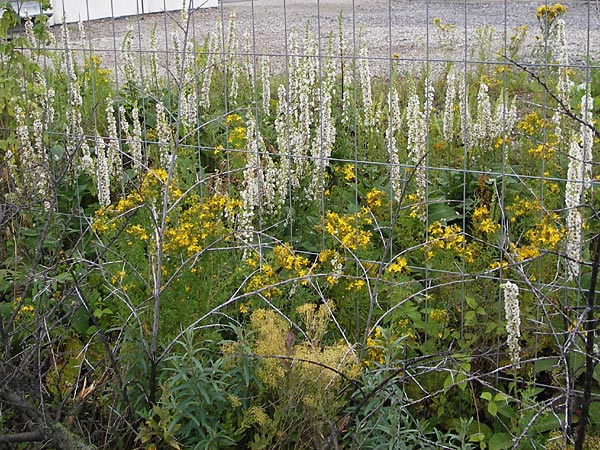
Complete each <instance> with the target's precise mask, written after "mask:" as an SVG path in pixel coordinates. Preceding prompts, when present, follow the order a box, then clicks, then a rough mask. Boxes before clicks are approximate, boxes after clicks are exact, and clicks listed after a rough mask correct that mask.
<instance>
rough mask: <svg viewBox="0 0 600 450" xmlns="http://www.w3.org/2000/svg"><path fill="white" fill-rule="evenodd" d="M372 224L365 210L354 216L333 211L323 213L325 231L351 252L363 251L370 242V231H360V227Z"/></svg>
mask: <svg viewBox="0 0 600 450" xmlns="http://www.w3.org/2000/svg"><path fill="white" fill-rule="evenodd" d="M372 222H373V221H372V219H371V217H370V214H369V212H368V210H367V209H365V208H363V209H361V210H360V211H358V212H357V213H355V214H349V215H344V216H341V215H339V214H338V213H336V212H333V211H327V212H326V213H325V231H326V232H327V233H328V234H330V235H331V236H334V237H335V238H337V239H338V240H339V242H340V243H341V244H342V245H343V246H344V247H346V248H349V249H350V250H353V251H355V250H358V249H364V248H366V246H367V245H368V244H369V242H371V237H372V233H371V231H367V230H361V227H362V226H364V225H370V224H371V223H372Z"/></svg>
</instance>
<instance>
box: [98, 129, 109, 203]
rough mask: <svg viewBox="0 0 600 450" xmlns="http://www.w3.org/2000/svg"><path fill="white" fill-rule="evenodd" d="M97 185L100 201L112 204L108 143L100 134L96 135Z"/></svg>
mask: <svg viewBox="0 0 600 450" xmlns="http://www.w3.org/2000/svg"><path fill="white" fill-rule="evenodd" d="M96 187H97V190H98V203H99V204H100V205H101V206H108V205H110V164H109V161H108V158H107V157H106V145H105V143H104V140H103V139H102V138H101V137H100V136H96Z"/></svg>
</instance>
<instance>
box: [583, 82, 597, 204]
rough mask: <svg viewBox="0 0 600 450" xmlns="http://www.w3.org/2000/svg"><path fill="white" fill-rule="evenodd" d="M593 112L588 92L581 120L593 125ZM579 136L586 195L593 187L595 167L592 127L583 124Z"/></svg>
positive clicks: (592, 104)
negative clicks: (593, 170) (593, 169)
mask: <svg viewBox="0 0 600 450" xmlns="http://www.w3.org/2000/svg"><path fill="white" fill-rule="evenodd" d="M593 112H594V99H593V97H592V96H591V95H590V93H589V92H586V93H585V95H584V96H583V98H582V99H581V120H583V121H584V122H586V123H589V124H591V123H592V114H593ZM579 135H580V136H581V150H582V153H583V183H584V184H583V185H584V194H585V192H587V191H588V190H589V189H590V188H591V187H592V176H593V175H592V168H593V165H594V157H593V154H592V147H593V146H594V132H593V131H592V130H591V129H590V127H587V126H585V125H584V124H581V125H580V130H579Z"/></svg>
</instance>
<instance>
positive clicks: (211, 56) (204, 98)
mask: <svg viewBox="0 0 600 450" xmlns="http://www.w3.org/2000/svg"><path fill="white" fill-rule="evenodd" d="M220 27H221V25H220V22H219V25H218V27H217V33H218V34H214V35H213V34H210V35H209V36H208V46H207V55H206V64H205V65H204V70H203V74H202V85H201V87H200V98H199V101H198V105H199V106H200V107H201V108H204V109H205V110H206V109H209V108H210V85H211V82H212V77H213V72H214V70H215V65H216V63H217V56H216V55H217V51H221V50H222V48H220V47H219V42H220Z"/></svg>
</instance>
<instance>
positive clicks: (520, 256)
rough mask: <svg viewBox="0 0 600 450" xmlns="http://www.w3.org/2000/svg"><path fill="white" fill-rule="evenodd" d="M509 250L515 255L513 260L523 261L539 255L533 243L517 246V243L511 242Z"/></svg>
mask: <svg viewBox="0 0 600 450" xmlns="http://www.w3.org/2000/svg"><path fill="white" fill-rule="evenodd" d="M509 250H510V252H511V253H512V254H513V255H515V260H516V261H517V262H519V261H525V260H528V259H534V258H537V257H538V256H540V251H539V249H538V248H537V247H534V246H533V245H525V246H523V247H518V246H517V245H515V244H513V243H511V244H510V247H509Z"/></svg>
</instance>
